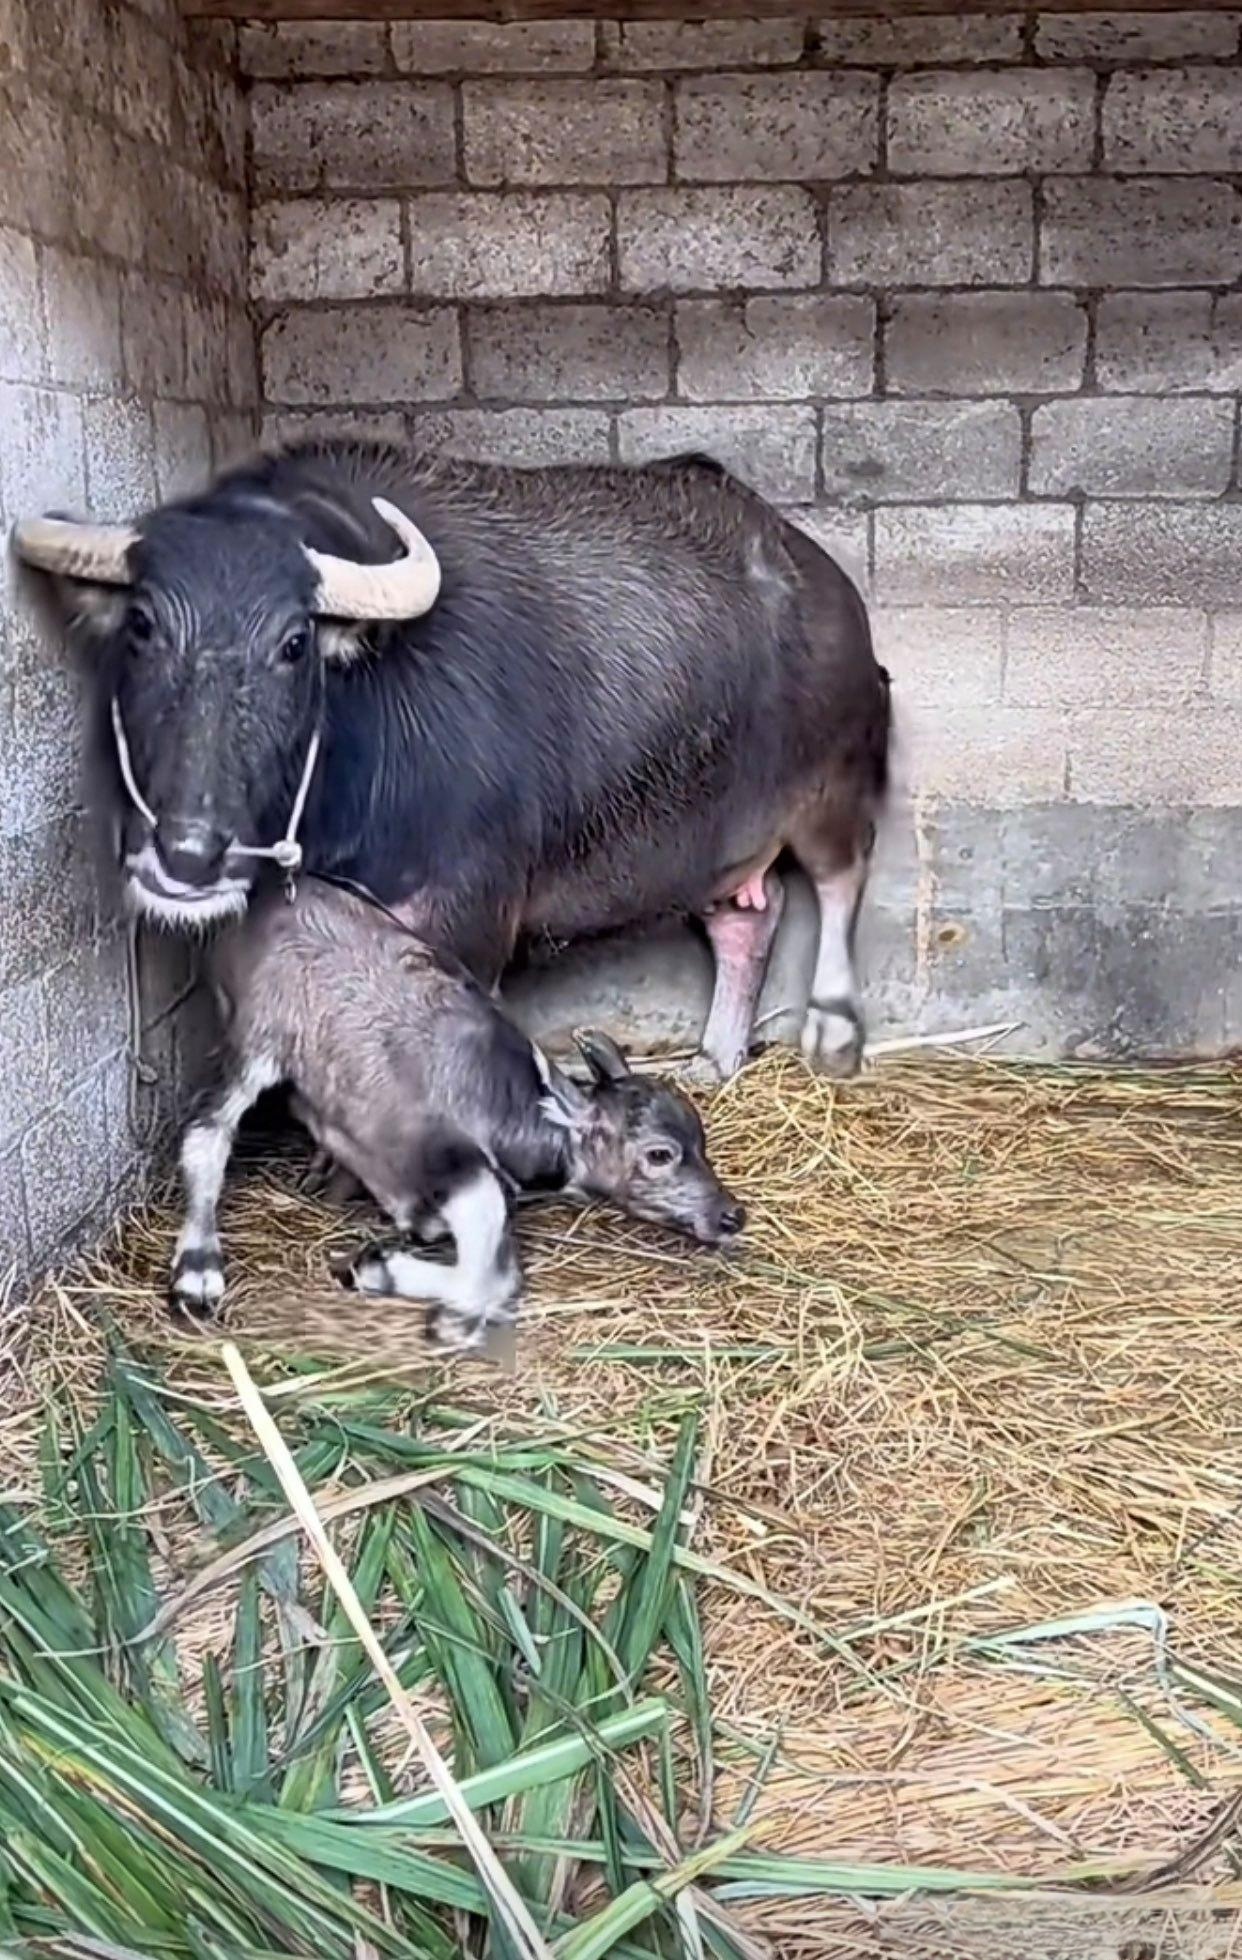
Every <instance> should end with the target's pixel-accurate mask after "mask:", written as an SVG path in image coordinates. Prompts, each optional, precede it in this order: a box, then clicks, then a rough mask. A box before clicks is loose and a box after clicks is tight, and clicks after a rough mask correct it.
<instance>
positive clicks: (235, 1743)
mask: <svg viewBox="0 0 1242 1960" xmlns="http://www.w3.org/2000/svg"><path fill="white" fill-rule="evenodd" d="M259 1585H260V1575H259V1571H258V1568H257V1567H255V1566H253V1565H251V1566H247V1568H246V1570H245V1571H244V1572H243V1573H242V1578H241V1588H240V1591H239V1594H238V1600H237V1618H236V1621H235V1624H234V1631H233V1719H232V1734H231V1741H232V1756H233V1776H234V1788H235V1789H236V1790H237V1791H239V1792H240V1794H241V1795H243V1796H251V1797H257V1796H262V1795H265V1794H266V1792H267V1790H268V1787H269V1777H270V1770H271V1763H270V1757H269V1751H268V1734H267V1708H266V1705H265V1702H264V1671H263V1620H262V1613H261V1608H260V1603H259Z"/></svg>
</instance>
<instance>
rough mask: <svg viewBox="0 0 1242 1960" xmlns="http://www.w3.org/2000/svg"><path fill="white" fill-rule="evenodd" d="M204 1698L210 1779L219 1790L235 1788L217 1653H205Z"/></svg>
mask: <svg viewBox="0 0 1242 1960" xmlns="http://www.w3.org/2000/svg"><path fill="white" fill-rule="evenodd" d="M203 1700H204V1702H205V1703H206V1708H207V1748H208V1751H209V1755H210V1762H211V1780H212V1782H213V1783H214V1784H215V1786H216V1788H217V1790H231V1789H232V1788H233V1758H232V1753H231V1751H230V1749H229V1723H228V1716H227V1715H226V1713H225V1708H224V1683H223V1681H222V1680H221V1679H220V1663H219V1661H218V1660H217V1659H216V1656H215V1655H214V1654H204V1655H203Z"/></svg>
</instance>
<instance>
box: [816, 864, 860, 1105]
mask: <svg viewBox="0 0 1242 1960" xmlns="http://www.w3.org/2000/svg"><path fill="white" fill-rule="evenodd" d="M866 874H867V863H866V859H865V858H857V859H856V860H855V862H854V863H853V864H851V865H848V866H847V867H846V868H845V870H844V871H838V872H835V873H834V874H833V875H832V876H831V877H830V878H819V879H816V881H815V897H816V899H817V901H818V903H819V950H818V952H817V954H816V958H815V976H814V978H813V979H812V981H811V997H810V1002H809V1004H808V1007H807V1011H806V1020H805V1021H804V1022H803V1024H802V1052H803V1054H804V1055H805V1056H806V1058H807V1060H808V1061H809V1062H810V1063H811V1064H812V1066H813V1067H815V1068H818V1069H822V1070H823V1071H824V1073H825V1074H828V1075H852V1074H853V1073H854V1071H855V1069H856V1068H857V1067H858V1064H859V1061H860V1060H861V1058H862V1044H863V1020H862V1001H861V998H860V995H859V992H858V978H857V975H856V974H855V972H854V954H853V947H852V943H851V942H852V939H853V933H854V920H855V917H856V916H857V912H858V902H859V899H860V898H861V896H862V888H863V883H864V880H865V878H866Z"/></svg>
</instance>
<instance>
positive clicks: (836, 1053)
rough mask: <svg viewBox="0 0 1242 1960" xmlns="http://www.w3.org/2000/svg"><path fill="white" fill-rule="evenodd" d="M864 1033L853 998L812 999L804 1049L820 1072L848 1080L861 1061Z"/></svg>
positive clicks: (809, 1059) (803, 1037) (812, 1064)
mask: <svg viewBox="0 0 1242 1960" xmlns="http://www.w3.org/2000/svg"><path fill="white" fill-rule="evenodd" d="M864 1035H865V1030H864V1028H863V1021H862V1015H861V1013H860V1012H859V1010H858V1007H857V1004H856V1003H855V1002H854V1001H852V1000H846V999H841V1000H823V1001H812V1002H811V1005H810V1006H809V1007H808V1008H807V1011H806V1019H805V1021H804V1022H803V1023H802V1053H803V1055H804V1056H805V1057H806V1060H807V1061H808V1062H809V1063H810V1065H811V1067H812V1068H813V1069H814V1070H815V1072H816V1074H817V1075H830V1076H834V1077H836V1078H837V1079H838V1080H845V1079H846V1078H848V1077H849V1076H851V1075H857V1073H858V1070H859V1068H860V1066H861V1064H862V1056H863V1040H864Z"/></svg>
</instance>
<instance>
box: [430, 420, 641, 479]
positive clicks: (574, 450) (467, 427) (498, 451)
mask: <svg viewBox="0 0 1242 1960" xmlns="http://www.w3.org/2000/svg"><path fill="white" fill-rule="evenodd" d="M610 439H611V421H610V417H609V416H608V414H607V413H606V412H605V411H604V410H603V409H595V408H501V409H486V408H457V409H445V410H442V411H441V412H440V413H439V414H425V415H419V416H416V417H415V421H414V440H415V442H416V444H417V446H418V447H419V449H438V450H441V451H442V452H443V453H444V454H445V455H449V456H466V457H472V458H473V459H474V460H475V461H476V462H480V463H515V464H519V465H523V466H526V467H528V468H529V467H533V466H535V465H539V464H545V463H606V462H608V461H609V458H610V454H611V444H610Z"/></svg>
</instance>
